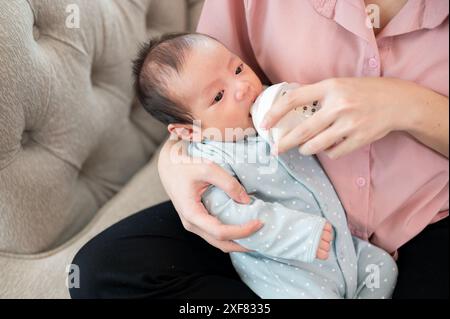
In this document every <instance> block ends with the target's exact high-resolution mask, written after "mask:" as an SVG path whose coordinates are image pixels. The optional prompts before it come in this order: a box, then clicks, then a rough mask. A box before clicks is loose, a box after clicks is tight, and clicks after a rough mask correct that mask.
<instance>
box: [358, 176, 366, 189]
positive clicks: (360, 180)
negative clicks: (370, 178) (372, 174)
mask: <svg viewBox="0 0 450 319" xmlns="http://www.w3.org/2000/svg"><path fill="white" fill-rule="evenodd" d="M356 185H358V186H359V187H364V186H366V179H365V178H364V177H358V178H357V179H356Z"/></svg>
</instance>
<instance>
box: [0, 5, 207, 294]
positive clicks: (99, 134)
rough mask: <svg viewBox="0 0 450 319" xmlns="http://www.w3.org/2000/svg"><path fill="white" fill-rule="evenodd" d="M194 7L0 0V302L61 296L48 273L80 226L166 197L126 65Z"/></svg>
mask: <svg viewBox="0 0 450 319" xmlns="http://www.w3.org/2000/svg"><path fill="white" fill-rule="evenodd" d="M71 4H75V5H76V6H77V7H78V8H79V14H80V15H79V16H80V24H79V28H70V27H68V25H67V24H66V22H67V21H68V20H69V22H70V15H71V14H72V13H73V12H72V11H70V10H69V11H66V9H67V8H68V6H69V5H71ZM201 6H202V1H198V0H164V1H161V0H58V1H54V0H0V283H1V284H0V298H1V297H29V298H30V297H66V296H67V294H65V292H63V291H62V290H61V289H60V288H61V282H58V284H56V286H57V287H58V288H55V289H56V290H55V291H49V290H51V289H52V287H54V286H53V283H54V278H53V277H52V275H51V272H52V269H56V268H57V269H59V270H62V271H64V268H65V266H66V262H70V259H71V257H72V256H73V255H74V253H75V251H76V250H77V249H78V248H79V247H81V245H82V244H83V243H84V242H85V241H86V240H87V239H88V237H89V235H88V234H89V230H90V232H91V233H90V234H91V235H90V236H94V235H95V234H96V233H97V232H98V231H100V230H102V229H104V228H105V227H106V226H107V225H110V224H111V223H112V222H114V221H117V220H119V219H121V218H123V217H125V216H127V215H129V214H131V213H134V212H136V209H141V208H144V207H146V206H145V205H147V206H150V205H152V204H156V203H157V202H159V201H162V200H164V199H167V195H165V193H164V191H163V189H162V187H161V184H160V182H159V177H158V174H157V170H156V164H155V163H156V158H153V159H152V155H154V154H155V152H156V150H157V148H158V146H159V144H160V143H161V142H162V141H163V140H164V138H165V136H166V130H165V128H164V126H163V125H161V124H160V123H159V122H157V121H156V120H154V119H153V118H151V117H150V115H149V114H147V113H146V112H145V111H144V110H143V109H142V107H141V106H139V105H138V104H137V103H136V99H135V97H134V94H133V90H132V78H131V61H132V59H133V57H134V55H135V54H136V50H137V48H138V44H139V43H140V42H142V41H144V40H145V39H147V38H148V37H149V36H151V35H156V34H159V33H162V32H169V31H183V30H194V29H195V25H196V22H197V19H198V16H199V14H200V11H201ZM69 8H70V7H69ZM69 26H70V24H69ZM151 159H152V161H151V162H150V163H151V164H148V165H146V164H147V163H149V161H150V160H151ZM143 167H144V168H143ZM140 170H141V171H140ZM143 171H145V172H147V173H143ZM148 172H151V173H148ZM140 174H146V175H145V176H147V177H148V178H150V180H142V179H141V180H140V181H139V182H138V183H137V184H135V186H134V187H133V186H129V185H127V183H129V181H130V179H131V178H133V177H134V178H133V181H134V180H135V178H136V177H138V176H139V175H140ZM124 186H125V188H124ZM125 190H126V191H125ZM118 192H119V193H118ZM124 192H125V193H126V195H123V194H124ZM117 203H120V204H117ZM100 214H101V216H102V217H99V216H100ZM85 236H87V237H85ZM59 270H58V271H59ZM37 274H40V280H41V281H42V279H43V278H45V277H46V276H50V277H49V278H47V279H48V280H47V279H46V280H45V281H46V282H47V284H45V285H44V284H43V283H42V282H41V283H39V282H36V280H34V281H33V280H31V279H32V278H34V277H35V275H37ZM64 277H65V273H58V278H64ZM52 278H53V279H52ZM29 279H30V280H31V281H28V280H29ZM56 286H55V287H56ZM44 288H45V289H44Z"/></svg>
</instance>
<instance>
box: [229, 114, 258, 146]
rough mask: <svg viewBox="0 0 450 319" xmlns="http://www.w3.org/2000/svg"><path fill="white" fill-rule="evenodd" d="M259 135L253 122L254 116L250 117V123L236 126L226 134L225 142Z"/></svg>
mask: <svg viewBox="0 0 450 319" xmlns="http://www.w3.org/2000/svg"><path fill="white" fill-rule="evenodd" d="M255 135H257V132H256V129H255V126H254V124H253V121H252V118H251V117H250V118H249V121H248V123H246V125H241V126H239V127H236V128H234V129H231V130H230V132H229V134H227V132H226V133H225V134H224V141H225V142H238V141H242V140H243V139H245V138H247V137H250V136H255Z"/></svg>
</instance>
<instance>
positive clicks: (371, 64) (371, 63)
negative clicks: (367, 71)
mask: <svg viewBox="0 0 450 319" xmlns="http://www.w3.org/2000/svg"><path fill="white" fill-rule="evenodd" d="M369 67H371V68H372V69H376V68H377V67H378V60H377V59H376V58H370V59H369Z"/></svg>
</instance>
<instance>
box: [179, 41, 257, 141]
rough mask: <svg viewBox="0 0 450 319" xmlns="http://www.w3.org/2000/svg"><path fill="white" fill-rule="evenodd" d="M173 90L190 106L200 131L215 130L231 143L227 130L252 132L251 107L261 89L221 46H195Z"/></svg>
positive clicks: (254, 78)
mask: <svg viewBox="0 0 450 319" xmlns="http://www.w3.org/2000/svg"><path fill="white" fill-rule="evenodd" d="M174 82H175V83H174V87H173V89H174V91H173V92H176V94H177V96H178V97H179V98H180V99H182V101H183V104H184V105H187V106H189V108H190V112H191V114H192V116H193V118H194V119H196V120H201V129H202V132H204V131H205V130H206V129H210V130H209V131H212V129H216V130H217V131H220V133H221V136H222V138H217V137H209V135H208V134H206V135H207V137H208V138H210V139H214V140H222V141H231V140H238V139H241V138H242V137H243V136H242V134H237V136H236V137H234V138H233V139H231V140H230V138H227V134H225V132H226V129H227V128H229V129H236V128H237V129H239V128H240V129H243V130H245V129H253V127H254V126H253V122H252V118H251V116H250V108H251V107H252V105H253V103H254V101H255V100H256V98H257V97H258V95H259V94H260V93H261V92H262V90H263V86H262V83H261V81H260V80H259V78H258V77H257V75H256V74H255V73H254V72H253V70H252V69H251V68H250V67H249V66H248V65H246V64H245V63H244V62H242V60H241V59H240V58H239V57H238V56H236V55H234V54H233V53H231V52H230V51H229V50H228V49H227V48H225V47H224V46H223V45H222V44H220V43H216V42H215V41H208V42H207V43H204V44H199V45H198V47H194V49H192V50H191V52H190V53H189V55H188V56H187V60H186V62H185V63H184V68H183V70H182V72H181V74H180V76H179V78H178V79H176V80H175V81H174Z"/></svg>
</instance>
